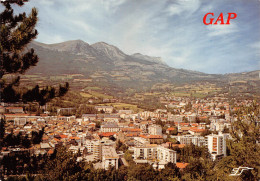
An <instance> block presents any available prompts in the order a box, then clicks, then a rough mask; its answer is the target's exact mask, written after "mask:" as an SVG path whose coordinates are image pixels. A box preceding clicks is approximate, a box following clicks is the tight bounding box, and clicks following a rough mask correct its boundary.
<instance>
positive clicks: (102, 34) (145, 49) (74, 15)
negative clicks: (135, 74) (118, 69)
mask: <svg viewBox="0 0 260 181" xmlns="http://www.w3.org/2000/svg"><path fill="white" fill-rule="evenodd" d="M34 6H36V7H37V9H38V10H39V22H38V24H37V29H38V31H39V36H38V39H37V40H38V41H41V42H43V43H56V42H61V41H66V40H72V39H82V40H84V41H86V42H88V43H90V44H91V43H95V42H98V41H105V42H107V43H109V44H113V45H115V46H117V47H118V48H120V49H121V50H123V51H124V52H126V53H127V54H133V53H136V52H139V53H142V54H146V55H150V56H157V57H162V59H163V60H164V61H166V63H167V64H168V65H171V66H173V67H175V68H185V69H192V70H198V71H202V72H207V73H227V72H241V71H244V70H249V69H250V70H251V69H252V70H253V69H256V68H257V67H258V63H259V54H256V52H257V51H258V50H259V49H258V47H259V42H260V36H259V34H260V21H259V18H257V17H260V12H259V8H260V3H259V2H255V1H250V2H247V3H244V1H243V0H228V1H224V0H212V1H203V0H161V1H158V0H149V1H147V0H95V1H92V0H73V1H72V0H55V1H50V0H37V1H36V0H35V1H33V0H31V1H29V2H28V3H27V4H26V5H25V6H24V8H25V9H26V10H27V11H29V10H30V8H31V7H34ZM207 12H214V14H215V16H218V15H219V14H220V12H223V14H224V15H225V16H226V15H227V13H228V12H236V13H237V15H238V17H237V18H236V19H235V20H233V21H231V24H230V25H208V26H206V25H204V24H203V17H204V15H205V14H206V13H207ZM225 20H226V17H225Z"/></svg>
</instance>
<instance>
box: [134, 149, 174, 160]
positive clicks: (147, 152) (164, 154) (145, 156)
mask: <svg viewBox="0 0 260 181" xmlns="http://www.w3.org/2000/svg"><path fill="white" fill-rule="evenodd" d="M134 160H135V161H136V162H138V160H146V161H151V162H155V161H159V162H161V161H163V162H165V163H169V162H171V163H176V151H174V150H171V149H168V148H164V147H162V146H157V145H147V146H144V147H134Z"/></svg>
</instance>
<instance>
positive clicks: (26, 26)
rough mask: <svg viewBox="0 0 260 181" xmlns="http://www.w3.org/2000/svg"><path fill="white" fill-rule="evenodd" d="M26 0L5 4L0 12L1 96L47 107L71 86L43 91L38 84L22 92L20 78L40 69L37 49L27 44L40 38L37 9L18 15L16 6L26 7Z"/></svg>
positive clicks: (9, 99)
mask: <svg viewBox="0 0 260 181" xmlns="http://www.w3.org/2000/svg"><path fill="white" fill-rule="evenodd" d="M24 2H25V0H17V1H8V0H7V1H1V6H4V8H5V9H4V10H3V11H2V12H1V13H0V22H1V26H0V87H1V90H0V95H1V101H3V102H18V101H20V100H21V99H22V100H23V102H33V101H36V102H38V103H39V105H44V104H46V103H47V102H48V101H50V100H51V99H53V98H54V97H59V96H63V95H64V94H65V93H66V92H67V91H68V88H69V85H68V83H66V84H65V86H60V87H59V90H57V91H56V90H55V89H54V88H53V87H49V86H47V87H45V88H42V89H40V87H39V86H38V85H36V86H35V87H34V88H33V89H31V90H28V91H27V92H21V91H18V90H17V88H18V86H19V82H20V81H19V80H20V77H19V76H18V75H19V74H24V73H25V72H26V71H27V70H28V69H29V68H31V67H32V66H36V64H37V62H38V60H39V58H38V56H37V55H36V54H35V52H34V49H32V48H31V49H28V48H27V45H28V44H29V43H30V42H31V41H32V40H34V39H35V38H36V36H37V34H38V32H37V30H36V29H35V26H36V23H37V20H38V18H37V14H38V13H37V10H36V9H35V8H32V10H31V13H30V14H29V15H27V14H26V13H20V14H18V15H16V14H15V13H14V11H13V7H14V6H23V5H24Z"/></svg>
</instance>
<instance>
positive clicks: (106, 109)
mask: <svg viewBox="0 0 260 181" xmlns="http://www.w3.org/2000/svg"><path fill="white" fill-rule="evenodd" d="M95 109H96V110H97V111H104V113H112V112H113V110H114V108H113V107H112V106H95Z"/></svg>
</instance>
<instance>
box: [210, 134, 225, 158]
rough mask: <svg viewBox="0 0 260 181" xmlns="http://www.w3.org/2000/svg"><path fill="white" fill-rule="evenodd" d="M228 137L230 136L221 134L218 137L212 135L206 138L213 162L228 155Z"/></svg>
mask: <svg viewBox="0 0 260 181" xmlns="http://www.w3.org/2000/svg"><path fill="white" fill-rule="evenodd" d="M228 137H229V135H228V134H223V133H221V132H219V134H218V135H215V134H211V135H208V136H206V139H207V141H206V143H207V147H208V150H209V153H210V154H211V156H212V159H213V160H216V159H219V158H222V157H223V156H226V155H227V145H226V140H227V138H228Z"/></svg>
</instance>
